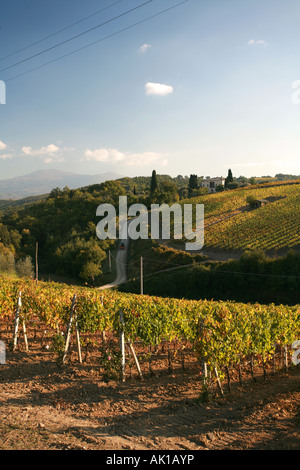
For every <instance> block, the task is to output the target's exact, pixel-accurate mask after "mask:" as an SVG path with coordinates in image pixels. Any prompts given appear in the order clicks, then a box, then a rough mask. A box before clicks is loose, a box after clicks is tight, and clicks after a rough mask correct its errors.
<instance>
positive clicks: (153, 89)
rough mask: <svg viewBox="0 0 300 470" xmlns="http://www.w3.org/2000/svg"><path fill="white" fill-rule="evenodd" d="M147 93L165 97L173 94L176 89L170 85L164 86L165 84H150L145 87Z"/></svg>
mask: <svg viewBox="0 0 300 470" xmlns="http://www.w3.org/2000/svg"><path fill="white" fill-rule="evenodd" d="M145 91H146V95H157V96H165V95H169V94H171V93H173V91H174V88H173V87H172V86H170V85H164V84H163V83H152V82H148V83H146V85H145Z"/></svg>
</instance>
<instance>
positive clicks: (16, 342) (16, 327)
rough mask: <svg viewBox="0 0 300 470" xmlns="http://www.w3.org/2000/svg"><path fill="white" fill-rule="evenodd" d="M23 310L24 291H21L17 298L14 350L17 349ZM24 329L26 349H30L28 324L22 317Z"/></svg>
mask: <svg viewBox="0 0 300 470" xmlns="http://www.w3.org/2000/svg"><path fill="white" fill-rule="evenodd" d="M21 311H22V292H19V294H18V300H17V306H16V313H15V322H14V332H13V351H15V350H16V349H17V344H18V331H19V323H20V314H21ZM22 330H23V336H24V343H25V349H26V351H28V340H27V333H26V324H25V319H24V318H22Z"/></svg>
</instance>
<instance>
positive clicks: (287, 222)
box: [193, 182, 300, 251]
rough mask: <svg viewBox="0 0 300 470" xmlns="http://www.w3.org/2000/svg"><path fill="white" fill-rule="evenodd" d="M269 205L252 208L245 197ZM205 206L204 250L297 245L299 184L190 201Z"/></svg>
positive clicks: (299, 219) (271, 185) (257, 186)
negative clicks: (262, 201)
mask: <svg viewBox="0 0 300 470" xmlns="http://www.w3.org/2000/svg"><path fill="white" fill-rule="evenodd" d="M249 195H251V196H253V198H255V199H264V200H267V201H268V204H267V205H266V206H264V207H261V208H258V209H251V208H250V207H249V206H248V205H247V203H246V199H247V196H249ZM193 202H194V203H197V204H204V208H205V209H204V210H205V245H204V250H205V249H210V248H213V249H221V250H246V249H256V248H261V249H263V250H264V251H268V250H274V249H277V250H280V249H281V248H287V247H288V248H295V247H296V246H299V245H300V235H299V234H300V225H299V224H300V222H299V221H300V185H299V182H294V183H289V184H286V183H278V184H266V185H263V186H260V185H256V186H253V187H246V188H240V189H235V190H231V191H225V192H221V193H216V194H212V195H211V194H210V195H207V196H201V197H198V198H194V199H193Z"/></svg>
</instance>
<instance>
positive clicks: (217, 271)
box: [111, 254, 300, 279]
mask: <svg viewBox="0 0 300 470" xmlns="http://www.w3.org/2000/svg"><path fill="white" fill-rule="evenodd" d="M111 257H112V258H113V259H114V260H115V261H116V262H117V263H119V261H117V259H116V258H115V257H114V256H113V255H112V254H111ZM143 260H148V261H153V262H156V263H161V264H167V265H171V266H174V267H177V268H187V267H188V266H190V267H197V266H199V265H200V263H190V264H184V265H182V264H175V263H171V262H169V261H160V260H157V259H152V258H145V257H144V256H143ZM131 265H132V263H128V264H126V263H125V264H124V266H131ZM164 271H165V270H164ZM157 272H163V271H157ZM157 272H154V273H150V274H149V275H153V274H156V273H157ZM208 273H209V274H211V273H212V274H217V273H220V274H242V275H246V276H263V277H283V278H296V279H298V278H300V276H296V275H292V274H290V275H288V274H263V273H249V272H243V271H224V270H221V269H215V270H210V271H209V272H208Z"/></svg>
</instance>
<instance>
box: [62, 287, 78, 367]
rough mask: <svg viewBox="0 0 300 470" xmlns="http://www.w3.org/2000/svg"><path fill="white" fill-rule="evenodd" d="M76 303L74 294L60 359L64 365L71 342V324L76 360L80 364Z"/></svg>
mask: <svg viewBox="0 0 300 470" xmlns="http://www.w3.org/2000/svg"><path fill="white" fill-rule="evenodd" d="M76 302H77V296H76V294H75V295H74V296H73V299H72V305H71V310H70V317H69V323H68V327H67V337H66V343H65V350H64V355H63V358H62V363H63V364H64V363H65V361H66V358H67V354H68V350H69V346H70V341H71V332H72V325H73V322H74V323H75V332H76V343H77V353H78V360H79V362H80V364H81V363H82V355H81V346H80V335H79V328H78V323H77V314H76Z"/></svg>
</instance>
